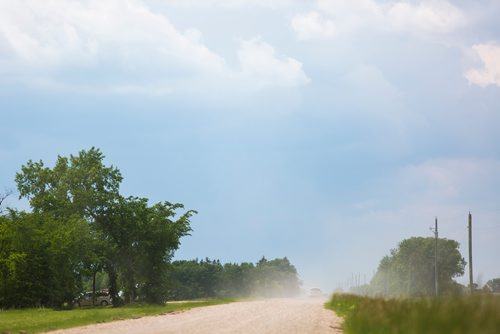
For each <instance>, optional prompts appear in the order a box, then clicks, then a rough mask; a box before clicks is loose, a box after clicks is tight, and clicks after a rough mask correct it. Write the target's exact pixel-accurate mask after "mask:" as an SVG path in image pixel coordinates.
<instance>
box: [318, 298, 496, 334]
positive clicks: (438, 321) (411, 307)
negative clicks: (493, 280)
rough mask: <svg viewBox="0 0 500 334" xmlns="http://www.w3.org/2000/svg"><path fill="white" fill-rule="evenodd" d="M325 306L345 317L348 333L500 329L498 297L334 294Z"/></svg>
mask: <svg viewBox="0 0 500 334" xmlns="http://www.w3.org/2000/svg"><path fill="white" fill-rule="evenodd" d="M326 307H328V308H330V309H332V310H334V311H335V312H337V313H338V314H339V315H340V316H342V317H343V318H344V322H343V329H344V332H345V333H347V334H356V333H363V334H365V333H366V334H370V333H384V334H386V333H387V334H391V333H408V334H412V333H415V334H417V333H418V334H420V333H428V334H442V333H456V334H462V333H483V334H489V333H492V334H493V333H498V328H500V313H499V310H500V298H499V297H498V296H497V297H495V296H484V295H483V296H472V297H471V296H460V297H459V296H454V297H453V296H447V297H439V298H406V299H383V298H370V297H360V296H355V295H338V294H337V295H334V296H333V297H332V299H331V300H330V301H329V302H328V303H327V304H326Z"/></svg>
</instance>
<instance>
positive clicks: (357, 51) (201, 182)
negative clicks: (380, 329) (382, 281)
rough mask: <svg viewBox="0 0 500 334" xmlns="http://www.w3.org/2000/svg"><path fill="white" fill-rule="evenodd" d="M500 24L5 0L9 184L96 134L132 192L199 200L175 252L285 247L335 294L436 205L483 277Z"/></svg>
mask: <svg viewBox="0 0 500 334" xmlns="http://www.w3.org/2000/svg"><path fill="white" fill-rule="evenodd" d="M498 17H500V2H498V1H496V0H482V1H465V0H461V1H458V0H457V1H445V0H430V1H403V0H384V1H377V0H351V1H339V0H317V1H313V0H310V1H305V0H304V1H298V0H297V1H292V0H276V1H265V0H169V1H168V0H105V1H103V0H88V1H87V0H67V1H55V0H51V1H37V0H0V189H5V190H7V189H14V190H15V183H14V177H15V173H16V172H18V171H19V170H20V168H21V166H22V165H23V164H25V163H26V162H27V161H28V160H30V159H32V160H36V161H38V160H43V161H44V162H45V163H46V164H47V165H49V166H52V164H53V163H54V161H55V160H56V157H57V155H65V156H67V155H70V154H77V153H78V152H79V151H80V150H83V149H89V148H91V147H93V146H94V147H97V148H99V149H101V150H102V152H103V153H104V154H105V156H106V159H105V163H106V164H109V165H114V166H116V167H118V168H119V169H120V171H121V172H122V174H123V176H124V181H123V183H122V187H121V191H122V193H123V194H125V195H134V196H141V197H147V198H149V199H150V201H151V203H154V202H159V201H165V200H168V201H171V202H180V203H183V204H184V205H185V207H186V208H187V209H195V210H197V211H198V212H199V213H198V214H197V215H196V216H195V217H193V219H192V227H193V232H192V236H189V237H186V238H184V239H182V245H181V248H180V249H179V250H178V251H177V253H176V259H193V258H205V257H209V258H211V259H220V260H221V261H223V262H256V261H258V260H259V259H260V258H261V257H262V256H266V257H267V258H275V257H284V256H286V257H288V258H289V259H290V261H291V262H292V263H293V264H294V265H295V266H296V267H297V269H298V271H299V275H300V278H301V279H302V280H303V282H304V283H303V284H304V287H305V288H308V287H313V286H317V287H321V288H322V289H324V290H326V291H331V290H334V289H336V288H339V287H342V288H344V289H345V288H347V287H348V284H349V282H350V280H351V277H352V275H353V274H354V273H357V274H358V275H359V277H360V278H361V281H362V282H364V281H365V280H366V281H369V280H370V278H371V277H372V276H373V274H374V272H375V271H376V269H377V266H378V264H379V261H380V260H381V258H382V257H383V256H384V255H387V254H389V252H390V250H391V249H393V248H396V247H397V245H398V243H399V242H400V241H401V240H403V239H405V238H409V237H412V236H423V237H431V236H433V232H432V231H430V229H429V228H430V227H431V226H433V224H434V219H435V217H436V216H437V217H438V221H439V235H440V237H444V238H449V239H454V240H457V241H459V242H460V245H461V246H460V251H461V253H462V255H463V256H464V257H465V258H466V259H467V252H468V248H467V214H468V212H469V211H471V212H472V215H473V224H474V227H473V247H474V248H473V250H474V278H475V280H476V282H478V283H480V284H484V283H486V281H488V280H489V279H491V278H494V277H500V263H499V262H498V254H500V242H499V240H500V204H499V203H500V190H499V189H500V147H499V143H500V131H499V129H500V21H499V20H498ZM7 204H8V205H11V206H14V207H17V208H20V209H28V206H27V204H26V202H25V201H23V200H17V196H16V195H14V196H11V197H10V198H9V199H8V201H7ZM466 270H467V268H466ZM458 281H459V282H461V283H467V275H464V276H463V277H460V278H458Z"/></svg>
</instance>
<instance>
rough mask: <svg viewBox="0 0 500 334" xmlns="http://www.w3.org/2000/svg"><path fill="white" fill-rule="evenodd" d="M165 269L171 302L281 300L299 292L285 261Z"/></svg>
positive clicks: (196, 263)
mask: <svg viewBox="0 0 500 334" xmlns="http://www.w3.org/2000/svg"><path fill="white" fill-rule="evenodd" d="M169 269H170V270H169V271H168V274H167V279H168V282H169V289H168V296H169V298H170V299H173V300H185V299H196V298H235V297H285V296H294V295H297V294H298V293H299V292H300V284H301V283H300V281H299V279H298V276H297V269H296V268H295V266H293V265H292V264H291V263H290V261H289V260H288V259H287V258H286V257H285V258H277V259H273V260H267V259H266V258H265V257H262V258H261V259H260V260H259V261H258V262H257V263H256V264H253V263H248V262H243V263H241V264H238V263H225V264H222V263H220V261H219V260H210V259H205V260H201V261H200V260H197V259H196V260H191V261H174V262H172V264H171V265H170V266H169Z"/></svg>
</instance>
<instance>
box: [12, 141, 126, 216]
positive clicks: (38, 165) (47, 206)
mask: <svg viewBox="0 0 500 334" xmlns="http://www.w3.org/2000/svg"><path fill="white" fill-rule="evenodd" d="M103 161H104V155H103V154H102V153H101V151H100V150H99V149H96V148H94V147H92V148H91V149H90V150H88V151H85V150H82V151H80V152H79V154H78V155H76V156H74V155H70V157H69V158H67V157H62V156H58V157H57V161H56V163H55V166H54V168H52V169H51V168H48V167H45V165H44V163H43V161H41V160H40V161H38V162H33V161H31V160H29V161H28V162H27V164H26V165H23V166H22V167H21V172H20V173H17V174H16V183H17V188H18V190H19V195H20V197H24V198H27V199H28V200H29V202H30V206H31V208H32V209H33V211H34V212H49V211H50V212H53V213H55V214H56V215H57V216H63V217H68V216H71V215H75V214H76V215H78V216H80V217H82V218H86V219H88V220H89V221H93V220H96V219H98V218H99V217H100V216H101V215H102V214H103V213H105V212H106V210H107V209H108V208H109V207H110V205H112V204H113V203H114V202H115V201H116V200H117V198H118V197H119V187H120V183H121V181H122V176H121V173H120V171H119V170H118V168H116V167H113V166H110V167H106V166H105V165H104V162H103Z"/></svg>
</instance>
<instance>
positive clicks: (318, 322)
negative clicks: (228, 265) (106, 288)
mask: <svg viewBox="0 0 500 334" xmlns="http://www.w3.org/2000/svg"><path fill="white" fill-rule="evenodd" d="M323 303H324V301H323V300H320V299H270V300H258V301H249V302H237V303H231V304H224V305H216V306H207V307H201V308H195V309H192V310H188V311H185V312H181V313H176V314H166V315H160V316H154V317H144V318H140V319H133V320H122V321H115V322H110V323H104V324H97V325H90V326H84V327H78V328H72V329H68V330H60V331H55V332H51V334H55V333H57V334H63V333H64V334H84V333H85V334H87V333H107V334H115V333H116V334H118V333H119V334H124V333H130V334H132V333H133V334H160V333H161V334H167V333H182V334H198V333H210V334H212V333H245V334H264V333H287V334H288V333H297V334H299V333H300V334H307V333H311V334H312V333H314V334H322V333H341V330H340V319H339V318H338V317H337V316H336V315H335V313H333V312H332V311H329V310H325V309H324V308H323Z"/></svg>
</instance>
